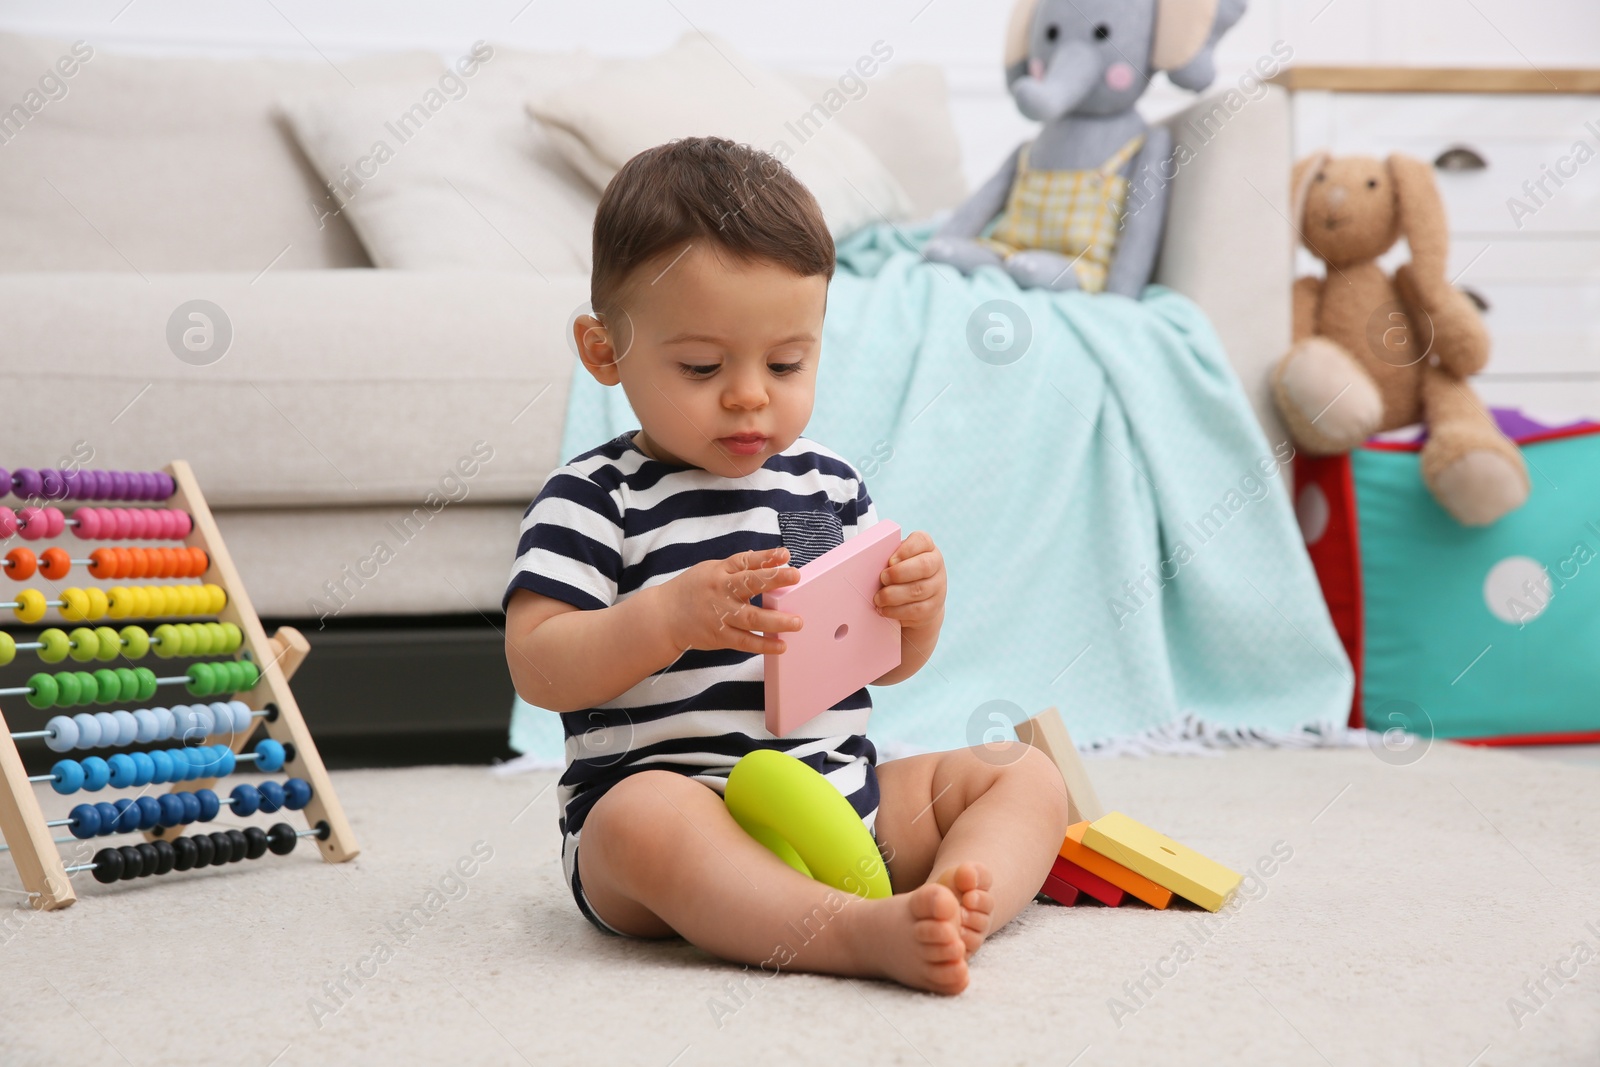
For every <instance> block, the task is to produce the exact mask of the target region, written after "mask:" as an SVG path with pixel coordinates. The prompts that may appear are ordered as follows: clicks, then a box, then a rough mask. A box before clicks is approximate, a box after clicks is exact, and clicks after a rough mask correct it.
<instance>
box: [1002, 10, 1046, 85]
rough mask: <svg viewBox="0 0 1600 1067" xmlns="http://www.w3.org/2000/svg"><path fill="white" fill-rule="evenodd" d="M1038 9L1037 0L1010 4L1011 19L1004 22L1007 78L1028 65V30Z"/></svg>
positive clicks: (1031, 26)
mask: <svg viewBox="0 0 1600 1067" xmlns="http://www.w3.org/2000/svg"><path fill="white" fill-rule="evenodd" d="M1038 10H1039V0H1016V3H1014V4H1013V5H1011V21H1010V22H1009V23H1007V24H1006V75H1007V80H1010V78H1011V77H1012V76H1013V72H1015V74H1018V75H1020V73H1021V72H1022V71H1023V70H1024V69H1026V67H1027V65H1028V31H1030V30H1032V29H1033V16H1034V13H1035V12H1037V11H1038Z"/></svg>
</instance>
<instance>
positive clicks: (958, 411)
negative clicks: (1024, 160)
mask: <svg viewBox="0 0 1600 1067" xmlns="http://www.w3.org/2000/svg"><path fill="white" fill-rule="evenodd" d="M932 229H933V224H932V223H925V224H922V225H918V226H910V227H905V226H902V227H899V228H895V227H892V226H889V225H878V226H872V227H868V228H867V229H864V230H861V231H858V232H856V233H854V234H852V235H850V236H849V237H847V238H846V239H844V240H843V241H841V242H840V243H839V246H838V255H839V269H838V271H837V272H836V274H835V276H834V279H833V282H832V284H831V286H830V288H829V295H828V309H827V319H826V322H825V324H824V330H823V345H822V350H823V354H822V361H821V366H820V370H819V375H818V386H817V398H816V407H815V411H814V413H813V415H812V419H811V423H810V425H809V426H808V427H807V428H806V431H805V433H806V436H808V437H810V438H812V439H814V440H816V441H819V442H821V443H823V444H825V445H827V446H829V447H830V448H832V449H834V450H835V451H837V452H839V453H840V454H842V455H843V456H845V457H846V458H847V459H849V460H850V461H851V462H853V463H854V464H855V465H856V467H857V469H858V470H860V471H861V472H862V474H863V476H864V477H865V480H866V484H867V490H868V492H869V493H870V494H871V495H872V498H873V500H874V502H875V503H876V505H877V510H878V514H879V516H880V517H882V518H887V519H893V520H894V521H895V522H898V523H899V524H900V526H901V528H902V529H903V530H905V531H906V532H908V533H909V532H910V531H912V530H919V529H920V530H926V531H928V533H929V534H931V535H932V537H933V539H934V542H935V543H936V544H937V545H938V546H939V548H940V550H941V551H942V552H943V554H944V558H945V564H946V567H947V569H948V573H949V587H950V588H949V598H948V601H947V603H946V609H945V623H944V630H943V633H942V635H941V637H940V640H939V646H938V649H937V651H936V652H935V653H934V656H933V658H932V660H931V661H930V662H929V663H928V665H927V666H925V667H924V668H923V669H922V670H921V671H920V672H919V673H918V674H917V675H916V676H914V677H913V678H910V679H908V680H906V681H904V682H901V683H900V684H898V685H893V686H886V687H882V688H873V689H872V690H871V693H872V700H873V705H874V711H873V715H872V720H871V726H870V729H869V736H870V737H871V738H872V739H873V740H874V741H875V742H877V743H878V745H879V746H880V747H884V746H885V745H887V746H889V747H890V748H891V749H894V748H898V749H899V750H902V751H905V750H910V749H923V750H927V749H944V748H951V747H956V746H960V745H966V744H975V743H980V742H982V741H983V740H984V739H985V738H989V739H994V738H995V737H997V736H1009V731H1007V730H1006V723H1007V721H1010V722H1015V721H1016V720H1017V719H1018V718H1020V717H1021V716H1022V715H1032V714H1034V713H1035V712H1037V711H1039V710H1040V709H1042V708H1045V707H1047V706H1051V705H1054V706H1056V707H1058V708H1059V709H1060V710H1061V712H1062V714H1063V716H1064V717H1065V719H1066V722H1067V724H1068V726H1069V728H1070V729H1071V730H1072V733H1073V736H1074V739H1075V740H1077V741H1078V742H1079V743H1080V744H1082V743H1087V742H1092V741H1096V740H1106V739H1112V738H1117V737H1126V736H1128V735H1132V734H1140V733H1144V732H1146V731H1151V730H1155V729H1158V728H1160V727H1162V726H1164V725H1168V724H1170V723H1172V722H1173V720H1175V719H1178V718H1179V717H1181V716H1186V715H1187V716H1193V717H1196V718H1198V719H1200V720H1202V721H1204V722H1207V723H1213V724H1216V725H1217V726H1219V727H1224V728H1235V729H1241V730H1259V731H1269V732H1277V731H1290V730H1293V729H1295V728H1297V727H1300V726H1302V725H1303V724H1307V723H1314V722H1329V721H1335V722H1338V721H1343V719H1344V718H1345V716H1346V715H1347V713H1348V709H1349V706H1350V697H1351V685H1352V682H1351V678H1352V675H1351V671H1350V665H1349V661H1348V660H1347V659H1346V657H1345V654H1344V652H1343V649H1342V648H1341V646H1340V643H1339V640H1338V638H1337V636H1336V634H1335V633H1334V630H1333V626H1332V623H1331V622H1330V620H1329V617H1328V612H1327V609H1326V608H1325V607H1324V605H1323V602H1322V597H1321V594H1320V592H1319V590H1318V587H1317V582H1316V577H1315V575H1314V573H1313V571H1312V569H1311V564H1310V562H1309V560H1308V559H1307V557H1306V553H1305V549H1304V546H1303V544H1302V541H1301V537H1300V531H1299V529H1298V527H1297V525H1296V523H1295V519H1294V515H1293V512H1292V510H1291V508H1290V505H1289V493H1288V491H1287V490H1288V485H1287V484H1286V483H1287V482H1288V480H1289V478H1290V468H1289V466H1288V465H1287V462H1286V460H1287V458H1288V457H1289V455H1290V453H1289V450H1288V446H1286V445H1284V446H1280V452H1279V454H1275V453H1274V450H1273V448H1272V447H1271V446H1269V445H1268V443H1267V441H1266V439H1265V437H1264V436H1263V434H1262V432H1261V429H1260V426H1259V425H1258V424H1257V422H1256V420H1255V418H1254V417H1253V415H1252V413H1251V410H1250V406H1249V402H1248V401H1247V400H1246V398H1245V396H1244V393H1243V392H1242V390H1241V389H1240V385H1239V381H1238V378H1237V377H1236V376H1235V375H1234V372H1233V370H1232V368H1231V367H1230V365H1229V363H1228V359H1227V356H1226V354H1225V353H1224V352H1223V349H1222V345H1221V343H1220V342H1219V341H1218V340H1217V337H1216V335H1215V333H1214V332H1213V331H1212V329H1211V325H1210V323H1209V322H1208V321H1207V320H1206V317H1205V316H1204V314H1202V313H1201V311H1200V310H1199V309H1198V308H1197V307H1196V306H1195V305H1194V304H1192V303H1191V302H1190V301H1189V300H1187V299H1185V298H1184V297H1182V296H1180V295H1178V294H1177V293H1176V292H1173V291H1172V290H1170V289H1166V288H1163V287H1161V286H1150V287H1149V288H1148V289H1146V290H1145V293H1144V297H1143V299H1142V300H1139V301H1132V300H1128V299H1126V298H1123V297H1120V296H1108V295H1095V296H1090V295H1086V294H1083V293H1050V292H1045V291H1041V290H1020V289H1018V288H1017V287H1016V285H1015V283H1013V282H1012V280H1011V279H1010V277H1009V276H1008V275H1006V274H1005V273H1004V272H1003V271H1001V270H999V269H995V268H988V267H985V268H980V269H979V270H978V271H976V272H975V273H974V274H973V275H972V276H971V277H963V276H962V275H961V274H959V273H958V272H957V271H956V270H955V269H954V268H951V267H947V266H935V265H932V264H928V263H925V262H923V261H922V260H921V258H920V257H919V256H918V254H917V249H918V248H919V247H920V246H921V244H922V243H923V242H924V241H926V240H927V238H928V236H929V235H930V234H931V232H932ZM1280 296H1282V298H1284V299H1287V296H1286V295H1284V294H1280ZM993 300H1000V301H1007V302H1009V304H1010V305H1011V307H1009V308H1008V307H1005V306H996V307H991V308H981V309H980V305H984V304H985V303H986V302H988V301H993ZM991 311H993V312H995V313H996V314H998V315H999V317H998V318H995V317H991V316H990V312H991ZM1025 335H1031V337H1027V338H1026V348H1025V349H1024V348H1023V343H1024V339H1025ZM637 425H638V422H637V421H636V420H635V419H634V417H633V414H632V411H631V409H630V408H629V406H628V402H627V398H626V397H625V396H624V395H623V393H622V391H621V390H620V389H606V388H604V387H602V386H600V385H599V384H597V383H596V382H595V381H594V380H593V379H592V378H590V377H589V376H588V375H587V374H585V373H584V372H583V371H582V370H581V368H580V369H579V370H577V371H576V372H575V374H574V379H573V388H572V392H571V397H570V400H569V403H568V409H567V422H566V430H565V435H564V437H563V440H562V445H561V453H562V457H563V459H565V458H568V457H571V456H574V455H577V454H578V453H580V452H582V451H585V450H586V449H589V448H592V447H593V446H595V445H597V444H599V443H601V442H602V441H605V440H607V439H608V438H611V437H613V436H615V435H617V434H619V433H621V432H623V431H624V430H628V429H632V428H634V427H636V426H637ZM517 703H518V706H517V708H516V710H515V715H514V718H513V724H512V738H511V743H512V746H513V747H514V748H516V749H517V750H519V751H522V752H525V753H529V754H531V755H534V756H536V757H545V758H548V759H551V760H559V759H560V758H561V753H562V743H561V730H560V722H559V719H558V717H557V716H555V715H552V714H550V713H549V712H546V711H541V710H539V709H535V708H530V707H528V706H527V705H525V704H523V703H522V702H521V701H520V700H519V701H518V702H517ZM996 731H998V733H997V732H996Z"/></svg>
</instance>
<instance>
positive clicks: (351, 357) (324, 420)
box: [0, 269, 589, 508]
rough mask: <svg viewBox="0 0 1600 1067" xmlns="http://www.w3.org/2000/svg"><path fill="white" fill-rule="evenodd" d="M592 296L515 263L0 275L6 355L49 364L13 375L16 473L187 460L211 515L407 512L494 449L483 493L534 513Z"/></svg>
mask: <svg viewBox="0 0 1600 1067" xmlns="http://www.w3.org/2000/svg"><path fill="white" fill-rule="evenodd" d="M588 294H589V279H588V278H587V277H586V276H582V275H576V274H574V275H552V276H551V277H550V279H548V280H544V279H540V278H539V277H538V276H536V275H533V274H512V273H509V272H504V271H496V272H471V271H459V272H423V271H377V270H314V271H280V270H276V269H274V270H272V271H269V272H268V273H267V274H265V275H264V276H262V277H261V278H260V279H259V280H255V281H254V282H252V277H251V275H249V274H246V273H226V274H152V275H150V281H149V283H148V284H147V283H146V282H143V281H141V280H140V279H139V278H138V277H137V276H136V275H133V274H129V273H122V274H113V273H98V274H96V273H82V274H0V307H4V308H5V309H6V314H7V319H6V324H5V327H6V339H5V345H6V350H7V351H11V352H15V353H30V354H31V353H39V354H41V356H40V357H39V358H38V359H37V360H36V362H35V364H34V365H33V367H34V369H36V370H37V373H28V374H19V375H16V376H15V377H14V378H13V380H11V381H9V382H7V383H6V387H5V397H6V403H7V408H8V410H9V411H11V412H13V413H14V415H13V417H12V418H10V419H9V420H7V423H6V429H5V432H4V439H5V443H6V453H7V455H6V459H5V462H6V464H7V466H9V467H13V468H15V467H22V466H32V467H38V466H44V465H56V464H57V463H58V462H59V460H60V459H61V458H62V457H73V456H79V457H82V456H83V455H84V454H85V451H88V452H89V453H91V454H92V458H89V459H85V460H84V461H83V462H84V464H85V465H87V466H95V467H108V468H111V469H122V470H136V469H153V468H156V467H160V466H162V465H164V464H166V463H168V462H170V461H171V460H173V459H186V460H188V461H189V462H190V463H191V464H192V465H193V467H194V469H195V473H196V476H197V477H198V478H199V479H200V484H201V486H202V487H203V488H204V489H205V492H206V495H207V498H208V499H210V500H211V501H212V502H213V503H214V504H215V505H216V506H218V507H226V508H243V507H269V506H294V505H321V506H338V507H349V506H355V505H367V504H390V503H393V504H403V505H408V506H409V505H413V504H416V503H418V502H420V501H423V500H425V499H426V498H427V496H428V494H430V493H437V492H441V491H446V490H448V481H447V480H448V479H453V478H455V477H457V476H458V475H457V474H455V473H453V472H456V470H457V465H458V463H460V462H461V461H462V460H463V459H465V458H469V457H470V456H471V454H472V451H473V448H474V444H475V442H478V441H483V442H485V443H486V444H487V445H488V446H490V447H492V448H493V449H494V457H493V460H492V461H490V462H487V463H482V464H480V465H479V467H478V469H477V470H476V471H475V472H474V473H473V475H472V476H471V478H470V479H469V482H470V484H469V491H470V496H471V499H472V501H473V502H474V503H484V502H498V503H518V504H521V505H524V506H525V505H526V504H527V503H528V502H529V501H530V500H532V499H533V496H534V494H535V492H537V490H538V487H539V484H540V483H541V482H542V481H543V479H544V476H545V475H546V474H547V473H549V471H550V470H551V469H552V468H553V467H555V466H556V465H557V464H558V463H559V462H560V460H559V459H558V457H557V455H556V450H557V448H558V447H559V444H560V440H561V427H562V423H563V420H564V417H565V407H566V397H567V386H568V382H569V380H570V376H571V374H572V370H573V365H574V363H575V362H576V359H575V358H574V356H573V352H572V349H571V348H570V347H569V344H570V331H569V330H568V328H567V323H568V321H569V320H570V317H571V315H572V313H573V311H574V310H575V309H576V308H578V307H579V306H586V302H587V299H588ZM196 299H200V300H205V301H207V302H208V303H209V304H210V306H209V307H206V306H197V305H192V304H191V301H194V300H196ZM194 315H198V316H201V317H200V318H191V317H190V316H194ZM230 334H231V337H230V336H228V335H230ZM185 335H187V337H186V336H185ZM186 341H187V343H188V344H193V345H194V346H195V347H194V348H192V349H191V348H189V347H187V345H186ZM208 345H209V347H207V346H208ZM180 352H181V353H183V356H182V357H180V356H179V355H178V353H180ZM45 353H48V356H44V355H42V354H45Z"/></svg>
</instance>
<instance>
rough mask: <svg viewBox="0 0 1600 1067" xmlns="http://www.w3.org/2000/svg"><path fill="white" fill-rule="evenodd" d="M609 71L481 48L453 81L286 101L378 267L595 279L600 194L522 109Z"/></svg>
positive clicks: (583, 62) (563, 56)
mask: <svg viewBox="0 0 1600 1067" xmlns="http://www.w3.org/2000/svg"><path fill="white" fill-rule="evenodd" d="M598 65H599V61H598V60H597V59H596V58H595V57H593V56H591V55H589V54H588V53H586V52H582V51H576V52H563V53H532V52H518V51H515V50H513V49H509V48H504V47H500V46H491V45H483V46H482V47H481V48H480V49H479V50H478V51H477V53H475V54H473V55H471V56H468V55H466V54H464V55H463V56H462V57H461V58H460V60H458V61H457V63H456V64H452V66H453V67H454V70H453V72H452V74H450V75H445V79H446V80H445V82H444V83H443V85H442V86H441V85H440V84H439V83H438V79H435V80H433V81H429V82H422V83H416V84H410V83H390V84H386V85H380V86H371V87H365V88H362V89H359V90H355V91H351V90H350V89H348V88H346V87H337V88H333V89H329V90H327V91H324V92H320V93H317V94H301V95H295V96H290V97H285V98H284V99H283V100H282V102H281V104H282V110H283V112H284V115H285V117H286V118H287V119H288V121H289V124H290V126H291V127H292V128H293V130H294V134H295V137H296V139H297V140H298V141H299V143H300V146H301V147H302V148H303V149H304V150H305V153H306V155H307V156H309V157H310V159H311V161H312V163H313V164H314V165H315V166H316V168H317V170H318V171H319V173H321V175H322V176H323V178H324V179H325V180H326V181H328V182H330V183H333V184H335V186H336V188H338V189H339V190H340V194H339V202H340V204H341V206H342V213H343V215H344V217H345V218H346V219H348V220H349V222H350V224H351V225H352V226H354V227H355V230H356V232H357V233H358V234H360V236H361V241H362V243H363V244H364V245H365V246H366V249H367V253H368V254H369V255H370V256H371V257H372V261H373V263H374V264H376V265H377V266H379V267H399V268H406V269H413V270H441V269H443V270H450V269H476V270H512V271H535V272H538V273H541V274H546V275H549V274H557V273H583V274H587V273H588V272H589V266H590V258H591V255H590V253H591V241H592V227H593V222H594V212H595V208H596V206H597V205H598V204H599V201H600V196H599V193H598V192H597V191H596V190H595V188H594V187H593V186H592V185H590V184H589V182H588V181H587V180H586V179H585V178H584V177H583V176H582V175H580V174H578V173H577V172H576V171H575V170H573V169H572V167H571V165H570V164H568V163H567V162H566V160H565V159H564V158H562V156H561V154H560V153H559V152H558V151H557V150H556V149H555V147H554V146H553V145H552V144H551V143H550V141H549V138H547V137H546V136H545V135H544V132H543V127H541V126H540V125H539V124H538V123H537V122H535V121H534V120H533V119H532V118H531V117H530V116H529V115H528V114H527V112H526V111H525V110H524V109H523V106H522V105H523V101H524V100H526V99H527V97H528V96H529V95H530V94H534V93H543V92H549V91H551V90H553V89H555V88H557V87H559V86H561V85H565V84H569V83H572V82H577V81H581V80H583V79H584V78H587V77H592V76H593V75H594V73H595V72H596V71H597V69H598Z"/></svg>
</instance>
